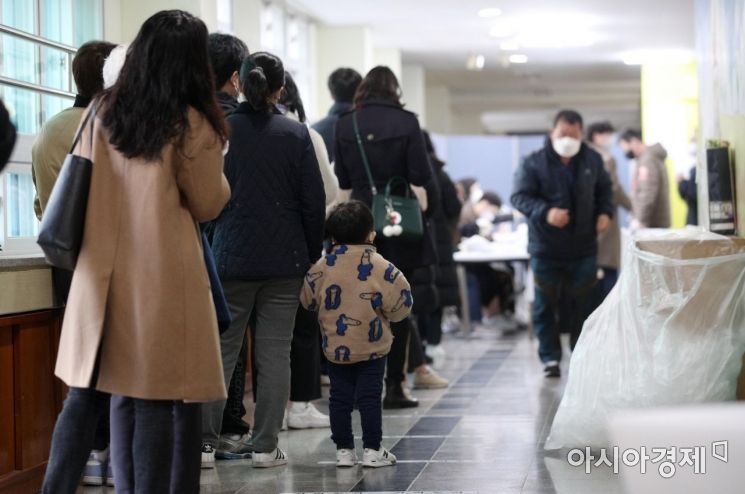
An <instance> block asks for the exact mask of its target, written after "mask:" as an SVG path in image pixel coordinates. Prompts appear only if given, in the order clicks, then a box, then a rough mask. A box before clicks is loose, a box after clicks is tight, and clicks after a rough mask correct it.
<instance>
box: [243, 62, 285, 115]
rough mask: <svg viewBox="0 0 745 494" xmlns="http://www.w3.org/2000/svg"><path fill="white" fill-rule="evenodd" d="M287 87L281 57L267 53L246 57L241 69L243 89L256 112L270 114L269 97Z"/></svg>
mask: <svg viewBox="0 0 745 494" xmlns="http://www.w3.org/2000/svg"><path fill="white" fill-rule="evenodd" d="M284 85H285V67H284V65H282V60H280V59H279V57H277V56H275V55H272V54H271V53H267V52H258V53H253V54H251V55H249V56H248V57H246V60H245V61H244V62H243V66H242V67H241V88H242V89H243V95H244V96H245V97H246V101H248V104H249V105H251V108H253V109H254V110H256V111H266V112H268V111H269V109H270V108H271V103H270V102H269V96H271V95H272V94H274V93H276V92H277V91H278V90H279V89H282V87H283V86H284Z"/></svg>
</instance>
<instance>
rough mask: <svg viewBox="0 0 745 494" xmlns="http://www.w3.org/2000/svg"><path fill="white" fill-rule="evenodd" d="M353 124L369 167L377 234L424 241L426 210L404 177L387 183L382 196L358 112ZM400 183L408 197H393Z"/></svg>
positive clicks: (354, 115)
mask: <svg viewBox="0 0 745 494" xmlns="http://www.w3.org/2000/svg"><path fill="white" fill-rule="evenodd" d="M352 123H353V125H354V134H355V137H356V138H357V146H358V147H359V149H360V154H361V155H362V164H363V165H364V166H365V172H366V173H367V179H368V180H369V181H370V190H371V191H372V212H373V218H374V219H375V231H376V232H377V233H378V235H383V236H384V237H400V238H402V239H407V240H413V239H418V238H421V237H422V235H423V234H424V224H423V222H422V210H421V208H420V207H419V201H418V200H417V198H416V197H411V187H409V182H408V181H406V179H404V178H402V177H393V178H391V179H390V180H389V181H388V183H387V184H386V186H385V192H384V193H383V194H380V193H378V188H377V187H376V186H375V181H374V180H373V176H372V171H371V170H370V163H369V161H368V159H367V153H366V152H365V146H364V145H363V143H362V136H361V135H360V128H359V124H358V123H357V112H356V111H355V112H354V113H353V114H352ZM397 183H400V184H403V185H404V186H405V189H406V195H405V196H398V195H393V194H391V187H392V186H393V185H394V184H397Z"/></svg>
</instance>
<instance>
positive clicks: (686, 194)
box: [678, 166, 698, 225]
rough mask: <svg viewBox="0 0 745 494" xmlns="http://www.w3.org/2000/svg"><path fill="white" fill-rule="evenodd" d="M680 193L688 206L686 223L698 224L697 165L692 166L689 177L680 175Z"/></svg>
mask: <svg viewBox="0 0 745 494" xmlns="http://www.w3.org/2000/svg"><path fill="white" fill-rule="evenodd" d="M678 194H680V198H681V199H683V200H684V201H685V202H686V205H687V206H688V214H686V225H698V190H697V188H696V167H695V166H692V167H691V170H690V172H689V173H688V178H684V177H683V176H682V175H681V176H679V177H678Z"/></svg>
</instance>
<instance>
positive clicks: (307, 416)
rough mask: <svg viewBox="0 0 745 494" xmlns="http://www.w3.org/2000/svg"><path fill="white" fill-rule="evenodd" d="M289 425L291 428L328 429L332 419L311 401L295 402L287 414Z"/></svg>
mask: <svg viewBox="0 0 745 494" xmlns="http://www.w3.org/2000/svg"><path fill="white" fill-rule="evenodd" d="M287 425H288V427H289V428H290V429H326V428H329V427H331V420H330V419H329V416H328V415H324V414H323V413H321V412H320V411H319V410H318V409H317V408H316V407H314V406H313V405H312V404H311V403H302V402H294V403H292V405H290V411H289V413H288V414H287Z"/></svg>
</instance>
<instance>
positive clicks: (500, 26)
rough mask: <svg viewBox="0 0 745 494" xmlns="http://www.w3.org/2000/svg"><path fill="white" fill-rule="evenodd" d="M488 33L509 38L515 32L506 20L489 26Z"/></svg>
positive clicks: (495, 36)
mask: <svg viewBox="0 0 745 494" xmlns="http://www.w3.org/2000/svg"><path fill="white" fill-rule="evenodd" d="M489 34H490V35H491V36H492V37H493V38H509V37H510V36H512V35H513V34H515V28H514V27H513V25H512V24H510V23H507V22H506V21H501V22H497V23H496V24H494V27H492V28H491V31H489Z"/></svg>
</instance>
